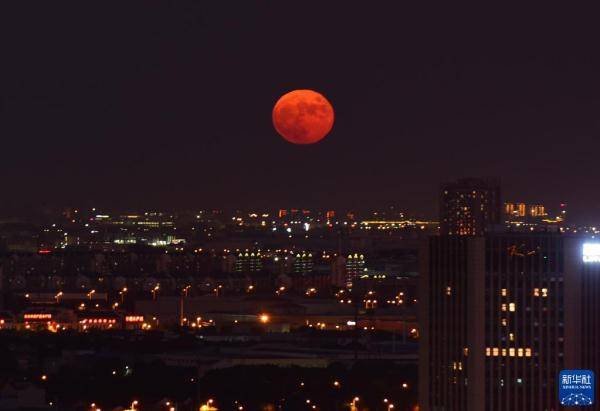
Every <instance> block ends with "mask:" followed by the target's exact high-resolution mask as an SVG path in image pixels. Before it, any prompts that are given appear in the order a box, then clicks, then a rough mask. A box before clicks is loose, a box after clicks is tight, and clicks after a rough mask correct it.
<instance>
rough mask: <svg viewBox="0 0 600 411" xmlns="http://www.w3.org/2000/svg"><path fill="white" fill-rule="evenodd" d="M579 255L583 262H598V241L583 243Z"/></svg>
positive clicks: (599, 252) (599, 255) (599, 249)
mask: <svg viewBox="0 0 600 411" xmlns="http://www.w3.org/2000/svg"><path fill="white" fill-rule="evenodd" d="M581 257H582V259H583V262H584V263H600V243H585V244H583V252H582V255H581Z"/></svg>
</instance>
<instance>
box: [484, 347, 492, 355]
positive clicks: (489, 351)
mask: <svg viewBox="0 0 600 411" xmlns="http://www.w3.org/2000/svg"><path fill="white" fill-rule="evenodd" d="M491 353H492V349H491V348H490V347H486V348H485V355H486V356H487V357H489V356H490V355H491Z"/></svg>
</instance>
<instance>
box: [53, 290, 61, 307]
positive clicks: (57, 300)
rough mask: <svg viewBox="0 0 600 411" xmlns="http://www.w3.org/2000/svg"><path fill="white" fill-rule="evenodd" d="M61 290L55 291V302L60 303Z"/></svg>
mask: <svg viewBox="0 0 600 411" xmlns="http://www.w3.org/2000/svg"><path fill="white" fill-rule="evenodd" d="M62 295H63V292H62V291H60V292H59V293H57V294H56V295H55V296H54V298H56V304H60V297H62Z"/></svg>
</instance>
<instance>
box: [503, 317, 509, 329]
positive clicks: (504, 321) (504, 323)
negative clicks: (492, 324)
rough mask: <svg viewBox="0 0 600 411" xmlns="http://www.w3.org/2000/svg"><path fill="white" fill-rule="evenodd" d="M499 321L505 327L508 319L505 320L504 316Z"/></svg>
mask: <svg viewBox="0 0 600 411" xmlns="http://www.w3.org/2000/svg"><path fill="white" fill-rule="evenodd" d="M501 322H502V325H503V326H504V327H506V326H507V325H508V320H507V319H506V318H503V319H502V320H501Z"/></svg>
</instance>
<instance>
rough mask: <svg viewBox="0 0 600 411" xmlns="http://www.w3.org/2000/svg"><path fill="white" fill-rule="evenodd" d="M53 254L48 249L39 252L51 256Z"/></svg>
mask: <svg viewBox="0 0 600 411" xmlns="http://www.w3.org/2000/svg"><path fill="white" fill-rule="evenodd" d="M51 252H52V251H50V250H47V249H45V248H44V249H41V250H38V254H50V253H51Z"/></svg>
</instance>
